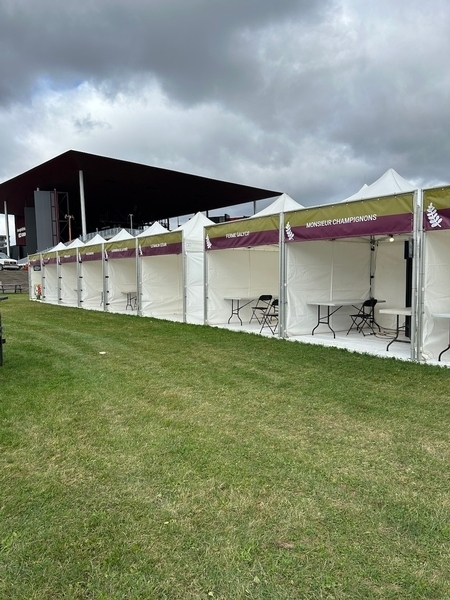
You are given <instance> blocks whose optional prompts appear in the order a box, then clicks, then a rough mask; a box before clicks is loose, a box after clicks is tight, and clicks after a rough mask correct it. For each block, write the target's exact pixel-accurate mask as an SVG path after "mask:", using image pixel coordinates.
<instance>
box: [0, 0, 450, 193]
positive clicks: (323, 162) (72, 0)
mask: <svg viewBox="0 0 450 600" xmlns="http://www.w3.org/2000/svg"><path fill="white" fill-rule="evenodd" d="M449 29H450V3H448V2H447V0H427V2H424V1H423V0H420V1H419V0H395V1H393V0H375V1H374V2H368V1H367V0H336V1H331V0H64V1H62V0H39V1H36V0H0V131H1V135H0V182H1V181H5V180H7V179H10V178H11V177H14V176H15V175H18V174H20V173H22V172H24V171H26V170H28V169H30V168H32V167H34V166H36V165H38V164H41V163H42V162H45V161H46V160H49V159H51V158H53V157H55V156H57V155H59V154H61V153H62V152H65V151H66V150H70V149H72V150H79V151H83V152H90V153H94V154H100V155H103V156H109V157H113V158H119V159H124V160H129V161H134V162H139V163H143V164H147V165H152V166H156V167H164V168H168V169H174V170H177V171H183V172H186V173H193V174H197V175H203V176H206V177H212V178H217V179H221V180H226V181H232V182H236V183H243V184H247V185H252V186H256V187H265V188H269V189H275V190H280V191H284V192H286V193H287V194H289V195H290V196H292V197H293V198H294V199H295V200H296V201H297V202H299V203H301V204H303V205H311V204H319V203H324V202H331V201H338V200H342V199H343V198H345V197H347V196H350V195H351V194H353V193H355V192H357V191H358V190H359V189H360V188H361V186H362V185H363V184H364V183H368V184H370V183H372V182H373V181H375V180H376V179H377V178H378V177H379V176H380V175H382V174H383V173H384V172H385V171H386V170H387V169H388V168H390V167H392V168H394V169H396V170H397V171H398V172H399V173H400V175H402V176H403V177H404V178H405V179H407V180H408V181H410V182H411V183H414V184H416V185H418V186H424V187H425V186H430V185H436V184H440V183H448V182H449V180H450V136H449V132H450V93H449V92H450V68H449V59H450V31H449Z"/></svg>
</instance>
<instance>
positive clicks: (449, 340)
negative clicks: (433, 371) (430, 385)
mask: <svg viewBox="0 0 450 600" xmlns="http://www.w3.org/2000/svg"><path fill="white" fill-rule="evenodd" d="M447 350H450V324H449V338H448V346H447V348H445V349H444V350H442V352H441V353H440V354H439V357H438V362H440V360H441V356H442V355H443V354H444V352H447Z"/></svg>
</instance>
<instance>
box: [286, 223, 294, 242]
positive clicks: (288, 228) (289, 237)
mask: <svg viewBox="0 0 450 600" xmlns="http://www.w3.org/2000/svg"><path fill="white" fill-rule="evenodd" d="M285 229H286V235H287V236H288V239H289V241H290V242H292V240H293V239H294V234H293V233H292V229H291V224H290V223H289V221H288V222H287V223H286V227H285Z"/></svg>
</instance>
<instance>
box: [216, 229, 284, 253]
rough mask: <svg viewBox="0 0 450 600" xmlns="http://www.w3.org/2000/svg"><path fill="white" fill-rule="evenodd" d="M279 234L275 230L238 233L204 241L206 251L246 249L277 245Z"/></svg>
mask: <svg viewBox="0 0 450 600" xmlns="http://www.w3.org/2000/svg"><path fill="white" fill-rule="evenodd" d="M279 241H280V234H279V231H278V230H277V229H272V230H268V231H239V232H236V233H234V232H233V233H230V234H227V235H225V236H223V237H215V238H212V239H211V240H210V239H209V238H208V237H207V238H206V240H205V249H206V250H225V249H227V248H248V247H252V246H267V245H272V246H273V245H274V244H278V242H279Z"/></svg>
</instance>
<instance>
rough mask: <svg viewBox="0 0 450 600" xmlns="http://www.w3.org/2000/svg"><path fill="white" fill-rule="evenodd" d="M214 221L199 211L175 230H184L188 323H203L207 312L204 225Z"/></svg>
mask: <svg viewBox="0 0 450 600" xmlns="http://www.w3.org/2000/svg"><path fill="white" fill-rule="evenodd" d="M212 224H213V222H212V221H211V220H210V219H208V218H207V217H205V216H204V215H203V214H202V213H200V212H199V213H197V214H196V215H194V217H192V219H190V220H189V221H188V222H187V223H184V224H183V225H181V226H180V227H178V228H177V229H175V231H177V230H181V231H182V232H183V257H184V258H183V265H182V277H183V285H184V311H185V315H184V320H185V321H186V322H187V323H197V324H200V323H203V322H204V312H205V306H204V301H205V292H204V290H205V281H204V277H205V266H204V265H205V262H204V261H205V251H204V227H205V226H206V225H212Z"/></svg>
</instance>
